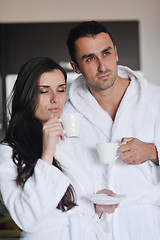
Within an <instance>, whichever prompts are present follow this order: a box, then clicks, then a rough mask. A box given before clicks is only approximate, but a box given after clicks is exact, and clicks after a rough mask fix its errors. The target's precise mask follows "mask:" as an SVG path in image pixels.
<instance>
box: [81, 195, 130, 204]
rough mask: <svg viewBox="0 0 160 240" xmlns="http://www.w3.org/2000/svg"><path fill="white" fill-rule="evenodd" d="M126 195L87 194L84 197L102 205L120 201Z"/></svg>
mask: <svg viewBox="0 0 160 240" xmlns="http://www.w3.org/2000/svg"><path fill="white" fill-rule="evenodd" d="M126 197H127V196H126V195H119V194H117V195H115V196H114V197H112V196H109V195H107V194H87V195H86V196H85V198H87V199H88V200H90V201H92V202H93V203H96V204H102V205H112V204H117V203H120V202H121V201H122V200H123V199H125V198H126Z"/></svg>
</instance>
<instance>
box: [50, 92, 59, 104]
mask: <svg viewBox="0 0 160 240" xmlns="http://www.w3.org/2000/svg"><path fill="white" fill-rule="evenodd" d="M58 100H59V99H58V95H57V93H53V94H52V95H51V98H50V102H51V103H57V102H58Z"/></svg>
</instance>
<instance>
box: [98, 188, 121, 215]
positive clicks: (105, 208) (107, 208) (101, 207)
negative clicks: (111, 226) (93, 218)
mask: <svg viewBox="0 0 160 240" xmlns="http://www.w3.org/2000/svg"><path fill="white" fill-rule="evenodd" d="M97 193H98V194H102V193H103V194H107V195H109V196H112V197H114V196H115V195H116V194H115V193H114V192H112V191H111V190H107V189H103V190H100V191H98V192H97ZM118 206H119V204H112V205H100V204H95V211H96V213H97V214H98V216H99V218H101V216H102V214H103V213H104V212H105V213H114V211H115V210H116V208H118Z"/></svg>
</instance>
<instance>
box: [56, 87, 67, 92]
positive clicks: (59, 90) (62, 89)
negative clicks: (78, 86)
mask: <svg viewBox="0 0 160 240" xmlns="http://www.w3.org/2000/svg"><path fill="white" fill-rule="evenodd" d="M65 91H66V89H65V88H60V89H58V92H65Z"/></svg>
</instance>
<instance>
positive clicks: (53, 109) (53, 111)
mask: <svg viewBox="0 0 160 240" xmlns="http://www.w3.org/2000/svg"><path fill="white" fill-rule="evenodd" d="M60 110H61V109H60V108H50V109H49V111H50V112H52V113H57V112H59V111H60Z"/></svg>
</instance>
